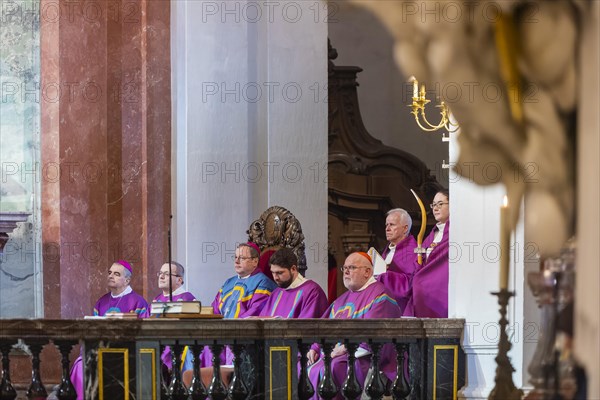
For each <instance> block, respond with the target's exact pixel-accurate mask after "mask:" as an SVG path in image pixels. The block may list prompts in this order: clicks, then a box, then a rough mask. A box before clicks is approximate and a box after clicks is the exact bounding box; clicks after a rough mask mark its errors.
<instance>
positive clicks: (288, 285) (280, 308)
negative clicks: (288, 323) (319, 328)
mask: <svg viewBox="0 0 600 400" xmlns="http://www.w3.org/2000/svg"><path fill="white" fill-rule="evenodd" d="M269 264H270V265H271V273H272V274H273V279H274V280H275V283H276V284H277V286H279V287H278V288H277V289H275V290H274V291H273V293H271V297H269V299H268V300H267V302H266V303H265V305H264V307H263V309H262V312H261V313H260V317H280V318H320V317H321V316H322V315H323V313H324V312H325V310H326V309H327V307H328V306H329V303H328V302H327V296H325V292H324V291H323V289H321V286H319V285H318V284H317V283H316V282H314V281H312V280H310V279H306V278H304V277H303V276H302V275H301V274H300V273H299V272H298V258H297V257H296V255H295V254H294V252H293V251H292V250H291V249H288V248H283V249H279V250H277V252H275V253H274V254H273V255H272V256H271V259H270V260H269Z"/></svg>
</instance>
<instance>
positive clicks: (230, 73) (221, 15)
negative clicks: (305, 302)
mask: <svg viewBox="0 0 600 400" xmlns="http://www.w3.org/2000/svg"><path fill="white" fill-rule="evenodd" d="M315 4H318V5H319V6H320V7H321V10H325V5H324V3H315V2H310V3H305V2H287V1H282V2H267V3H261V2H250V1H245V0H244V1H227V2H213V1H192V0H189V1H180V0H178V1H174V2H172V21H171V26H172V60H173V65H172V70H173V116H174V120H173V130H174V132H173V136H174V146H173V153H174V158H173V164H174V169H175V171H174V175H173V176H174V183H173V204H174V232H175V234H174V259H177V260H179V261H181V262H183V263H184V264H185V266H187V268H188V274H187V275H188V277H187V285H188V289H189V290H190V291H192V293H194V294H195V295H196V296H197V297H198V298H199V299H200V300H201V301H203V302H205V303H208V302H210V301H211V300H212V299H213V297H214V295H215V294H216V292H217V290H218V289H219V287H220V286H221V284H222V283H223V281H224V280H225V279H226V278H228V277H230V276H232V275H233V273H234V272H233V261H232V260H231V256H232V255H233V253H234V250H235V246H236V243H239V242H244V241H246V238H247V235H246V233H245V232H246V230H247V229H248V227H249V225H250V223H251V222H252V221H253V220H254V219H256V218H258V217H259V216H260V214H261V213H262V211H264V210H265V209H266V208H268V207H270V206H272V205H279V206H283V207H286V208H287V209H289V210H290V211H291V212H292V213H294V214H295V215H296V217H298V219H299V220H300V222H301V224H302V228H303V231H304V235H305V237H306V247H307V263H308V272H307V276H308V277H309V278H312V279H314V280H316V281H317V282H319V283H320V284H321V285H322V286H323V287H325V286H326V280H327V267H326V254H325V253H323V254H320V253H319V254H314V253H312V252H311V250H310V249H309V248H310V247H311V246H315V244H316V247H318V248H321V249H326V245H327V184H326V180H325V176H324V171H326V169H325V167H326V163H327V104H326V103H325V102H324V101H322V100H321V99H324V98H325V95H326V92H324V91H322V92H321V97H320V98H319V99H317V100H315V98H314V94H315V91H314V89H311V87H312V88H316V87H317V86H315V85H319V86H320V88H321V89H322V90H324V89H323V88H324V87H325V84H326V82H327V25H326V23H325V22H324V16H325V12H324V11H323V14H322V16H321V18H320V19H316V20H315V10H316V9H318V7H316V6H315ZM309 7H311V8H309ZM315 171H320V175H319V176H317V175H316V172H315ZM316 247H315V248H316Z"/></svg>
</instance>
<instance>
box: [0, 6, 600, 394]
mask: <svg viewBox="0 0 600 400" xmlns="http://www.w3.org/2000/svg"><path fill="white" fill-rule="evenodd" d="M267 3H268V4H267ZM0 5H1V12H2V15H1V25H0V43H1V47H0V84H1V86H0V88H1V92H0V98H1V99H2V100H1V102H0V107H1V108H0V162H1V166H2V175H1V188H0V189H1V190H0V212H1V213H2V220H1V221H0V223H1V225H0V227H1V228H2V231H1V232H0V235H2V236H0V240H1V241H2V244H1V246H2V250H1V251H2V253H1V256H0V318H2V319H8V318H65V319H69V318H81V317H83V316H84V315H88V314H90V312H91V309H92V306H93V304H94V302H95V300H96V299H97V298H98V297H99V296H100V295H101V294H103V293H104V292H105V287H104V275H105V270H106V268H107V267H108V266H109V265H110V263H111V262H112V261H113V260H115V259H117V258H126V259H128V260H130V261H131V262H132V263H133V265H134V268H135V274H134V280H133V286H134V288H135V289H136V290H137V291H138V292H139V293H141V294H143V296H144V297H145V298H151V297H153V296H154V295H155V294H156V286H155V285H156V283H155V278H154V277H155V274H156V272H157V271H158V269H159V268H160V266H161V264H162V263H163V262H164V261H165V260H166V257H167V239H166V237H167V229H168V227H169V220H170V218H169V216H170V215H171V214H172V215H173V222H172V230H173V258H174V259H176V260H178V261H180V262H182V263H183V264H184V265H185V266H186V267H187V277H186V286H187V289H188V290H190V291H192V292H193V293H196V294H197V296H198V297H199V299H200V300H201V301H202V302H203V303H209V302H210V301H211V300H212V298H213V297H214V294H215V292H216V290H217V289H218V287H219V286H220V284H221V282H223V281H224V279H226V278H227V277H229V276H230V275H231V273H232V271H231V261H230V259H231V256H232V255H233V253H234V250H235V245H236V243H239V242H243V241H245V240H246V237H247V236H246V230H247V229H248V227H249V225H250V223H251V222H252V221H254V220H255V219H256V218H258V216H260V215H261V213H262V212H263V211H264V210H266V209H267V208H268V207H270V206H273V205H279V206H283V207H285V208H287V209H288V210H290V211H291V212H292V213H293V214H294V215H295V216H296V217H297V218H298V220H299V221H301V224H302V230H303V232H304V235H305V238H306V257H307V266H308V269H307V276H308V277H309V278H311V279H313V280H315V281H317V282H319V283H320V284H321V286H322V287H324V288H326V287H327V275H328V270H327V268H328V267H327V265H328V256H329V255H330V253H333V254H334V255H338V256H340V257H342V256H343V254H345V253H347V249H344V248H340V247H337V248H332V247H331V243H332V239H331V234H332V227H331V226H328V221H329V220H328V216H329V215H330V214H331V209H328V205H329V207H330V204H331V198H330V195H331V192H330V191H328V190H329V189H330V188H331V187H332V186H333V185H334V183H332V182H331V181H329V180H328V172H329V171H328V165H329V164H328V161H329V160H330V157H331V153H330V151H329V145H330V141H331V127H330V122H331V121H330V119H331V112H330V110H329V108H328V107H329V102H328V78H329V72H330V70H329V68H328V65H329V64H330V63H332V62H333V63H334V64H335V65H337V66H358V67H360V68H362V69H363V71H362V72H360V73H359V74H358V76H357V82H358V84H359V86H358V87H357V91H358V100H359V104H360V115H359V116H358V117H359V118H362V121H363V123H364V127H365V128H366V130H367V131H368V134H369V135H371V136H372V137H373V138H375V140H379V141H381V143H382V145H386V146H389V147H393V148H396V149H398V150H399V151H402V152H405V153H408V154H410V155H412V156H414V157H416V159H418V160H420V162H421V163H422V165H424V166H425V167H426V169H429V171H430V174H431V176H432V177H433V178H435V180H437V182H438V183H439V184H441V186H443V187H447V188H449V190H450V192H451V195H452V202H451V214H452V218H453V220H454V221H456V222H454V224H453V225H452V230H451V233H450V235H451V242H452V243H453V246H452V250H451V255H450V285H449V317H451V318H465V320H466V324H465V328H464V337H463V343H462V348H463V350H464V351H465V353H466V357H467V366H466V385H465V387H463V388H462V389H461V390H460V393H459V394H460V395H461V396H463V397H464V398H487V396H488V395H489V393H490V391H491V389H492V388H493V386H494V371H495V361H494V357H495V355H496V350H497V341H498V335H499V333H498V324H497V319H498V315H497V305H496V299H495V298H494V297H493V296H492V295H490V292H493V291H495V290H497V289H498V279H497V277H498V274H499V266H498V253H497V252H495V251H496V248H497V246H493V244H498V243H499V241H500V237H499V232H500V228H499V226H500V212H499V210H500V207H501V202H502V197H503V196H504V194H505V193H508V195H509V198H510V200H511V204H513V207H512V214H511V219H512V223H513V224H514V235H513V236H512V237H511V241H510V246H511V254H512V259H511V264H510V268H511V275H510V280H509V287H510V289H511V290H514V291H515V292H516V296H515V297H513V298H512V299H511V303H510V304H509V309H508V317H509V318H508V319H509V320H510V321H511V323H512V325H511V326H510V327H509V331H510V338H511V342H512V344H513V348H512V350H511V352H510V356H511V359H512V363H513V366H514V367H515V373H514V376H513V379H514V380H515V384H516V385H517V387H519V388H523V389H524V390H526V391H527V390H528V389H531V382H530V380H531V372H530V371H528V366H529V365H530V364H531V363H532V360H533V359H535V357H536V345H537V344H538V342H539V340H540V338H541V337H543V333H544V332H543V329H542V328H543V325H542V321H541V320H540V309H539V307H538V303H537V301H538V299H537V298H536V296H534V294H533V293H532V290H531V288H530V285H528V276H529V275H530V273H535V272H539V271H540V265H543V262H541V261H540V258H539V256H540V255H541V256H542V258H545V257H548V258H553V257H557V256H558V254H559V252H560V250H561V249H564V248H565V247H566V246H567V243H566V242H567V239H569V238H570V237H571V236H573V237H574V238H575V243H576V244H575V245H574V246H575V248H576V261H575V271H576V272H575V278H574V279H575V282H574V287H576V291H575V295H574V298H575V300H574V312H573V315H574V316H573V319H574V337H573V357H574V359H575V360H577V362H578V363H579V364H580V365H581V366H582V367H583V368H584V369H585V371H586V374H587V379H588V388H587V390H588V397H589V398H590V399H600V376H599V373H600V372H599V371H600V361H599V359H598V354H600V311H599V309H600V297H599V292H600V291H599V290H598V287H599V285H600V273H599V272H598V271H599V268H598V260H599V259H600V254H599V248H600V246H598V243H600V235H599V228H598V227H599V226H600V224H599V223H600V215H599V211H598V208H599V207H598V205H597V202H598V198H600V192H599V186H600V185H599V180H598V176H600V166H599V161H598V160H599V158H600V157H599V156H600V139H599V138H600V124H599V121H598V106H599V104H600V101H599V93H600V90H599V89H600V87H599V79H598V78H599V71H600V62H599V53H598V49H599V48H600V40H599V17H600V14H599V12H600V11H599V10H600V6H599V3H598V2H595V1H585V0H572V1H566V0H563V1H558V2H552V3H545V2H541V1H540V2H537V1H528V2H523V1H510V2H500V3H496V2H491V1H490V2H488V1H481V2H479V3H477V4H476V5H472V4H471V5H466V4H463V3H462V2H452V1H427V2H414V1H386V2H373V1H364V0H363V1H360V0H353V1H331V2H324V1H322V0H315V1H296V2H294V1H287V0H286V1H281V2H253V1H226V2H214V1H171V2H169V1H152V0H140V1H126V0H121V1H116V2H102V1H101V2H94V1H69V2H63V1H52V0H39V1H38V0H10V1H9V0H0ZM515 10H516V11H515ZM519 10H520V12H521V14H518V12H517V11H519ZM502 13H506V14H508V15H517V14H518V16H519V18H520V21H521V22H522V23H523V21H525V23H523V24H522V25H521V26H520V27H519V30H518V33H519V35H520V36H519V37H518V38H517V39H516V42H515V43H518V45H517V46H515V47H509V51H508V53H506V54H513V55H514V56H516V59H517V61H518V63H517V65H518V71H519V74H520V75H519V76H520V77H521V79H523V80H524V81H527V82H528V84H529V86H528V87H529V89H530V90H529V91H525V92H523V93H521V94H522V95H523V96H524V101H523V102H522V104H525V105H524V106H523V110H524V113H525V117H524V118H523V119H522V120H521V121H517V119H518V118H516V119H515V114H514V111H513V110H512V109H510V107H511V104H510V101H508V102H507V101H506V99H507V98H508V97H509V96H510V95H511V94H512V93H513V92H511V90H512V89H511V87H510V85H509V84H508V83H507V82H506V81H503V80H502V79H501V78H502V77H503V76H505V75H503V73H502V72H501V69H502V67H503V66H502V65H501V64H502V57H499V56H495V55H494V54H496V53H495V52H496V48H497V42H495V39H494V35H493V32H494V27H495V26H496V25H497V23H498V20H499V19H500V16H499V15H500V14H502ZM527 23H528V24H527ZM328 40H329V41H330V43H331V47H332V48H334V49H335V50H336V51H337V57H336V58H335V59H332V58H331V54H330V53H331V48H328ZM513 44H514V43H513ZM511 51H512V53H511ZM509 58H510V57H509ZM551 61H552V62H551ZM411 75H414V76H415V77H416V78H417V79H418V80H419V81H420V82H422V83H425V84H426V86H427V88H428V89H427V97H428V98H429V99H432V100H433V101H432V103H433V104H432V107H431V108H430V107H428V108H427V114H428V116H429V115H432V116H433V117H432V119H435V120H436V121H437V116H436V115H437V114H436V113H437V111H436V109H435V108H434V107H433V105H435V104H437V102H438V100H436V98H440V99H441V100H445V101H446V102H447V103H448V104H449V107H450V110H451V111H452V112H453V116H454V118H456V121H457V122H458V124H459V125H460V130H459V131H458V132H455V133H450V134H448V133H445V134H443V133H442V131H437V132H433V133H426V132H423V131H422V130H421V129H420V128H419V127H418V126H417V124H416V123H415V120H414V118H413V116H412V115H411V114H410V108H409V107H408V106H409V105H410V104H411V101H412V96H413V86H412V83H411V82H410V81H409V77H410V76H411ZM509 83H510V82H509ZM471 95H472V96H471ZM515 121H516V122H515ZM528 129H529V130H528ZM519 135H521V136H519ZM442 136H444V140H443V138H442ZM446 138H447V140H445V139H446ZM376 146H378V145H377V144H376ZM446 165H449V166H450V168H445V166H446ZM514 165H518V166H519V168H512V167H511V166H514ZM490 176H491V177H490ZM365 190H367V189H365ZM390 190H393V189H392V188H391V189H390ZM408 196H410V195H408ZM514 204H517V205H518V206H514ZM394 205H395V206H400V207H406V208H414V207H415V204H414V203H413V204H394ZM385 211H386V210H379V212H380V213H381V216H382V218H384V213H385ZM370 223H371V224H372V225H373V226H381V221H378V222H370ZM377 224H379V225H377ZM381 233H382V232H379V233H378V234H381Z"/></svg>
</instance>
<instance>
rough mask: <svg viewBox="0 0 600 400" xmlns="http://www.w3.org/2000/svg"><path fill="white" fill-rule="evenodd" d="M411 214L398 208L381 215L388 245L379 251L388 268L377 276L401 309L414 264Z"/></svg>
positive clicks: (415, 242)
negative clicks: (384, 217)
mask: <svg viewBox="0 0 600 400" xmlns="http://www.w3.org/2000/svg"><path fill="white" fill-rule="evenodd" d="M411 227H412V218H411V217H410V215H409V214H408V213H407V212H406V211H405V210H403V209H402V208H395V209H393V210H390V211H388V213H387V218H386V219H385V237H386V239H387V240H388V242H389V243H388V246H387V247H386V248H385V250H384V251H383V253H382V256H383V258H385V263H386V264H387V266H388V269H387V271H386V272H385V273H383V274H381V275H379V276H378V277H377V280H378V281H379V282H381V283H383V285H384V286H385V288H386V289H387V290H388V292H389V293H390V294H391V295H392V296H393V297H394V299H396V302H398V306H399V307H400V310H401V311H404V308H405V307H406V303H407V302H408V297H409V294H410V280H411V278H412V275H413V273H414V271H415V267H416V265H417V255H416V254H415V248H416V247H417V241H416V240H415V238H414V237H413V236H412V235H411V234H410V228H411Z"/></svg>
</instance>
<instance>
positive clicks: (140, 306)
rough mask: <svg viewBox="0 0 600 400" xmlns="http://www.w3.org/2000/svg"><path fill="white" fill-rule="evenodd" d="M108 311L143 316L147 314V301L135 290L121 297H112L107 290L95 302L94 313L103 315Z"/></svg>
mask: <svg viewBox="0 0 600 400" xmlns="http://www.w3.org/2000/svg"><path fill="white" fill-rule="evenodd" d="M108 312H117V313H136V314H137V315H138V318H145V317H147V316H148V303H146V300H144V298H143V297H142V296H140V295H139V294H137V293H136V292H131V293H129V294H126V295H125V296H121V297H112V295H111V294H110V292H109V293H106V294H105V295H104V296H102V297H100V298H99V299H98V301H97V302H96V305H95V306H94V315H100V316H104V315H106V313H108Z"/></svg>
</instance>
